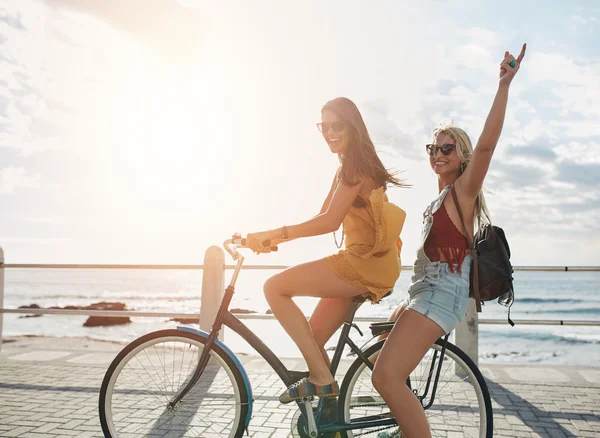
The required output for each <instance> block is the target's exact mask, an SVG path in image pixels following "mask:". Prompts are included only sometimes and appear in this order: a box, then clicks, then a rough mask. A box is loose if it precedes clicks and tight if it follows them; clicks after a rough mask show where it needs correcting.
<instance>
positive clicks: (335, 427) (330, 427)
mask: <svg viewBox="0 0 600 438" xmlns="http://www.w3.org/2000/svg"><path fill="white" fill-rule="evenodd" d="M234 237H235V236H234ZM242 242H243V239H241V238H239V239H235V238H234V239H233V240H226V241H225V243H224V245H223V246H224V248H225V249H226V250H227V252H228V253H229V254H231V256H232V257H233V259H234V260H236V266H235V268H234V272H233V275H232V278H231V281H230V283H229V285H228V286H227V288H226V289H225V294H224V296H223V299H222V301H221V304H220V306H219V309H218V311H217V314H216V316H215V320H214V322H213V325H212V330H211V332H210V333H208V334H207V335H208V336H207V341H206V343H205V346H204V349H203V351H202V354H201V355H200V358H199V360H198V365H197V366H196V369H195V371H194V374H193V376H192V378H191V379H190V380H189V382H188V383H187V385H186V386H185V387H184V388H183V389H182V390H181V392H179V394H177V395H176V396H175V397H174V398H173V400H171V401H170V402H169V403H168V406H169V407H170V408H174V407H175V405H177V403H179V402H180V401H181V400H182V399H183V398H184V397H185V395H186V394H187V393H188V392H189V391H190V390H191V389H192V388H193V387H194V385H195V384H196V383H197V382H198V380H199V379H200V377H201V376H202V373H203V372H204V370H205V368H206V365H207V364H208V360H209V355H210V350H211V348H212V346H213V344H214V343H215V342H218V343H219V344H220V342H219V341H217V337H218V335H219V332H220V330H221V328H222V327H223V325H225V326H226V327H229V328H230V329H231V330H233V331H234V332H236V333H237V334H238V335H239V336H241V337H242V338H243V339H244V340H245V341H246V342H247V343H248V344H249V345H250V346H251V347H252V348H253V349H254V350H255V351H256V352H257V353H258V354H260V355H261V356H262V357H263V358H264V359H265V360H266V361H267V363H268V364H269V365H270V366H271V368H272V369H273V370H274V371H275V372H276V373H277V375H278V376H279V378H280V379H281V380H282V382H283V384H284V385H285V386H286V387H288V386H290V385H292V384H293V383H295V382H297V381H298V380H300V379H301V378H302V377H307V376H308V372H301V371H293V370H289V369H287V368H286V366H285V365H284V364H283V362H281V360H280V359H279V358H278V357H277V355H275V353H273V351H272V350H271V349H270V348H269V347H268V346H267V345H266V344H265V343H264V342H263V341H262V340H261V339H260V338H259V337H258V336H256V335H255V334H254V332H252V330H250V329H249V328H248V327H247V326H246V325H245V324H244V323H243V322H242V321H240V320H239V319H238V318H237V317H235V315H233V314H232V313H231V312H229V310H228V309H229V305H230V303H231V300H232V298H233V294H234V293H235V283H236V281H237V278H238V276H239V273H240V270H241V268H242V264H243V262H244V257H243V256H242V255H241V254H240V253H239V251H237V250H236V249H233V248H231V247H230V245H231V244H234V245H241V244H242ZM362 301H364V299H362V298H357V299H355V301H354V304H353V305H352V306H351V308H350V310H349V312H348V314H347V316H346V319H345V321H344V324H343V326H342V332H341V334H340V337H339V340H338V343H337V346H336V349H335V352H334V355H333V358H332V360H331V367H330V370H331V374H332V375H335V373H336V371H337V369H338V366H339V363H340V360H341V358H342V354H343V351H344V347H345V346H346V345H348V346H349V348H350V349H351V350H352V352H354V353H355V354H356V355H357V357H358V358H360V359H361V360H362V361H363V362H364V363H365V364H366V365H367V366H368V367H369V368H370V369H371V370H372V369H373V368H374V363H372V362H371V361H370V360H369V358H368V357H366V356H365V355H364V353H363V351H362V350H361V348H360V347H358V346H357V345H356V344H355V343H354V341H352V339H351V338H350V337H349V333H350V329H351V328H352V327H355V328H356V329H357V330H358V332H359V333H360V334H361V335H362V333H361V331H360V329H359V328H358V326H357V325H356V324H355V323H354V322H353V320H354V314H355V313H356V310H357V309H358V306H359V304H360V303H361V302H362ZM193 331H194V332H196V330H193ZM201 333H203V334H205V335H206V333H204V332H201ZM447 339H448V335H446V337H445V340H446V341H447ZM444 352H445V344H444V347H443V349H442V352H441V354H440V358H439V364H438V369H437V373H436V376H435V381H434V385H433V394H435V388H436V386H437V383H438V378H439V374H440V370H441V364H442V361H443V357H444ZM436 354H437V352H436ZM434 364H435V358H434V361H433V362H432V371H433V366H434ZM432 375H433V373H432V372H430V373H429V377H428V382H427V387H426V391H425V395H423V396H419V398H420V399H421V400H423V399H424V398H425V396H426V394H427V393H428V390H429V383H430V380H431V378H432ZM250 399H251V400H252V397H250ZM433 399H434V397H432V399H431V400H430V402H429V404H428V405H427V407H426V409H427V408H429V407H430V406H431V405H432V404H433ZM250 403H251V402H250ZM297 404H298V406H299V407H300V409H301V410H302V413H303V415H305V416H306V418H307V422H308V423H309V425H310V423H312V428H314V427H315V423H316V424H317V425H318V423H319V420H320V418H321V414H322V412H323V408H324V404H325V399H324V398H321V399H320V400H319V403H318V406H317V411H316V414H315V415H314V416H313V415H310V416H309V415H307V410H306V409H307V408H306V405H305V404H304V403H303V402H302V401H297ZM309 405H310V403H309ZM251 413H252V406H250V409H249V413H248V420H249V418H250V415H251ZM311 417H312V418H311ZM311 420H312V421H311ZM394 424H396V420H395V419H394V418H386V419H382V418H381V416H377V417H376V418H369V417H365V418H364V419H357V420H353V421H352V422H351V423H340V422H339V420H338V421H335V422H334V423H331V424H327V425H323V427H319V428H318V431H319V432H322V433H327V432H338V431H342V430H352V429H361V428H369V427H382V426H391V425H394Z"/></svg>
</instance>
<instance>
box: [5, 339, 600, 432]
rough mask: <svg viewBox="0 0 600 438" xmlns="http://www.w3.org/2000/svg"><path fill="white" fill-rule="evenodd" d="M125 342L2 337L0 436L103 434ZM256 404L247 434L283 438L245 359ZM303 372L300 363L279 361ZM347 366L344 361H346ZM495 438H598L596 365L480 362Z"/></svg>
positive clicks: (258, 377) (265, 382)
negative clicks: (109, 389) (116, 361)
mask: <svg viewBox="0 0 600 438" xmlns="http://www.w3.org/2000/svg"><path fill="white" fill-rule="evenodd" d="M121 348H122V345H119V344H115V343H110V342H99V341H91V340H86V339H65V338H35V337H31V338H30V337H19V338H5V342H4V344H3V345H2V352H1V353H0V437H31V438H42V437H49V438H52V437H81V438H84V437H102V432H101V429H100V423H99V420H98V409H97V406H98V392H99V388H100V384H101V381H102V377H103V375H104V372H105V370H106V368H107V366H108V364H109V363H110V362H111V361H112V359H113V358H114V356H115V355H116V353H117V352H118V351H119V350H120V349H121ZM241 359H242V362H243V363H244V366H245V368H246V370H247V371H248V374H249V376H250V380H251V382H252V386H253V391H254V395H255V398H256V402H255V405H254V413H253V417H252V421H251V422H250V437H255V438H263V437H264V438H267V437H269V438H270V437H287V436H289V432H290V422H291V418H292V416H293V414H294V411H295V408H292V407H289V406H284V405H280V404H279V402H278V400H277V396H278V394H279V393H280V392H281V391H282V389H283V387H282V384H281V382H280V381H279V380H278V378H277V377H276V376H275V375H274V374H273V372H272V371H270V369H269V368H268V366H267V365H266V363H265V362H264V361H263V360H262V359H261V358H260V357H255V356H242V357H241ZM284 362H285V363H286V365H289V366H292V367H293V368H294V369H303V368H304V366H303V363H302V361H301V360H298V359H289V360H284ZM346 365H347V364H346ZM481 369H482V372H483V374H484V375H485V377H486V378H487V380H488V385H489V388H490V391H491V395H492V399H493V405H494V423H495V435H494V436H495V437H511V438H512V437H553V438H554V437H600V367H599V368H587V367H560V366H539V365H489V364H481Z"/></svg>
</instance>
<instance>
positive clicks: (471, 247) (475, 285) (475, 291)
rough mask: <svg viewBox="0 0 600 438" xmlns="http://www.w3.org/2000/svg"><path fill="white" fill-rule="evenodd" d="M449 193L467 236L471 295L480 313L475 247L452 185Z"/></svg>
mask: <svg viewBox="0 0 600 438" xmlns="http://www.w3.org/2000/svg"><path fill="white" fill-rule="evenodd" d="M450 191H451V192H452V199H454V205H455V206H456V211H458V217H460V222H461V224H462V227H463V232H464V233H465V236H467V241H468V242H469V250H470V251H471V255H472V256H473V295H474V298H475V305H476V307H477V312H481V295H480V294H479V262H478V260H477V250H476V249H475V245H474V243H473V237H472V236H471V235H470V234H469V232H468V231H467V227H466V226H465V220H464V219H463V214H462V210H461V209H460V205H459V203H458V196H457V195H456V190H454V184H452V185H451V186H450Z"/></svg>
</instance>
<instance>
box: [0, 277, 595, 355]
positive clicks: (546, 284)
mask: <svg viewBox="0 0 600 438" xmlns="http://www.w3.org/2000/svg"><path fill="white" fill-rule="evenodd" d="M275 272H277V271H268V270H267V271H255V270H244V271H242V273H241V274H240V277H239V280H238V282H237V285H236V294H235V295H234V298H233V301H232V305H231V308H243V309H247V310H254V311H256V312H258V313H264V312H266V310H267V309H268V304H267V302H266V300H265V298H264V296H263V293H262V284H263V282H264V281H265V279H266V278H268V277H269V276H270V275H273V273H275ZM231 273H232V271H231V270H228V271H226V272H225V278H226V281H228V280H229V277H230V275H231ZM514 278H515V280H514V285H515V303H514V305H513V307H512V311H511V318H512V319H514V320H518V319H537V320H592V321H599V322H600V272H598V271H593V272H577V271H569V272H564V271H517V272H515V274H514ZM409 283H410V271H408V270H403V272H402V275H401V276H400V278H399V280H398V282H397V283H396V287H395V288H394V293H393V294H392V295H391V296H389V297H388V298H385V299H384V300H382V301H381V303H379V304H377V305H371V304H365V305H363V306H362V307H361V308H360V309H359V311H358V313H357V316H363V317H388V316H389V314H390V313H391V312H392V311H393V309H394V308H396V306H397V305H398V303H399V302H401V301H402V300H403V299H404V298H405V297H406V289H407V287H408V285H409ZM201 287H202V271H200V270H193V271H191V270H133V269H132V270H121V269H110V270H108V269H21V268H7V269H5V291H4V305H3V307H5V308H9V309H12V308H17V307H19V306H23V305H31V304H38V305H39V306H40V307H50V306H61V307H62V306H67V305H89V304H92V303H96V302H100V301H112V302H114V301H118V302H123V303H125V304H126V305H127V308H128V309H130V310H137V311H147V312H183V313H195V312H199V309H200V294H201ZM316 302H317V300H316V299H314V298H299V299H297V303H298V304H299V306H300V307H301V308H302V310H303V311H304V312H305V313H306V314H310V312H311V311H312V309H313V308H314V306H315V304H316ZM506 316H507V309H506V308H505V307H503V306H500V305H499V304H497V303H495V302H490V303H486V305H485V306H484V308H483V313H481V314H480V319H503V320H506ZM86 319H87V317H86V316H57V315H44V316H41V317H33V318H31V317H28V318H26V317H24V315H19V314H5V315H4V325H3V334H4V336H24V335H34V336H52V337H64V336H73V337H89V338H93V339H101V340H110V341H121V342H123V341H125V342H128V341H131V340H133V339H135V338H136V337H138V336H141V335H143V334H145V333H148V332H150V331H154V330H160V329H163V328H169V327H176V326H177V325H181V324H179V323H176V322H173V321H168V320H167V318H141V317H138V318H132V323H131V324H127V325H120V326H112V327H84V326H83V323H84V322H85V320H86ZM244 323H245V324H246V325H248V326H249V327H250V328H251V329H252V330H254V331H255V332H256V333H257V334H258V335H259V336H260V337H261V338H262V339H263V340H264V342H265V343H266V344H267V345H268V346H269V347H271V348H272V349H273V351H274V352H275V353H277V354H278V355H280V356H282V357H284V356H285V357H296V356H299V355H300V353H299V351H298V350H297V348H296V346H295V345H294V344H293V342H292V341H291V340H290V339H289V338H288V336H287V334H286V333H285V332H284V331H283V329H282V328H281V327H280V326H279V324H278V323H277V321H274V320H244ZM358 325H359V327H360V328H361V330H362V331H363V333H364V334H365V336H364V337H363V338H362V339H361V337H360V336H359V335H358V333H357V332H356V331H353V334H352V336H353V338H354V339H355V341H356V342H357V343H358V344H359V345H360V344H361V343H362V342H366V341H368V340H369V339H370V336H368V333H369V331H368V325H369V323H368V322H365V323H362V322H361V323H359V324H358ZM479 330H480V332H479V353H480V361H481V362H482V363H507V362H512V363H538V364H562V365H580V366H581V365H584V366H585V365H589V366H597V364H598V363H600V327H572V326H527V325H522V324H517V325H516V326H515V327H510V326H509V325H508V324H502V325H480V328H479ZM336 338H337V336H334V337H333V338H332V339H331V340H330V342H329V343H328V346H329V347H332V346H334V345H335V342H336ZM225 343H226V344H228V345H229V346H230V347H231V348H232V350H233V351H235V352H236V353H240V354H253V350H252V349H251V348H250V347H249V346H248V345H247V344H246V343H245V341H244V340H242V339H241V338H239V337H238V336H237V335H236V334H235V333H234V332H232V331H231V330H228V329H226V331H225Z"/></svg>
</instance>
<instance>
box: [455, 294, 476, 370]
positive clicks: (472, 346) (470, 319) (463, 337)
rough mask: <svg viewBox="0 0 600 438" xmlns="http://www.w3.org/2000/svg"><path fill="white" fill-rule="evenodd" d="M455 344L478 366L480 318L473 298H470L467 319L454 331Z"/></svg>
mask: <svg viewBox="0 0 600 438" xmlns="http://www.w3.org/2000/svg"><path fill="white" fill-rule="evenodd" d="M454 344H455V345H456V346H457V347H458V348H460V349H461V350H462V351H464V352H465V353H466V354H467V356H469V357H470V358H471V359H472V360H473V362H475V365H478V363H479V317H478V316H477V307H476V306H475V300H474V299H473V298H469V304H468V306H467V315H466V316H465V319H463V321H462V322H461V323H460V324H459V325H458V327H456V329H455V330H454Z"/></svg>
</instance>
